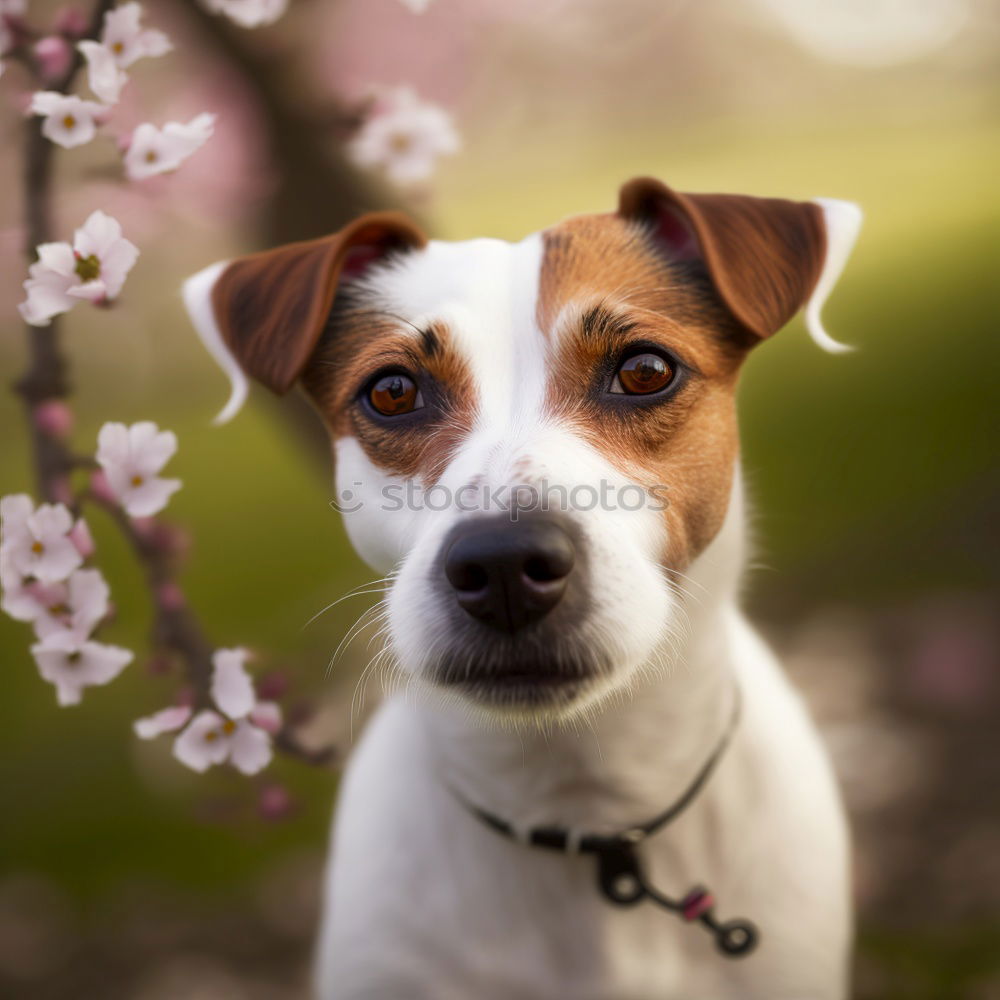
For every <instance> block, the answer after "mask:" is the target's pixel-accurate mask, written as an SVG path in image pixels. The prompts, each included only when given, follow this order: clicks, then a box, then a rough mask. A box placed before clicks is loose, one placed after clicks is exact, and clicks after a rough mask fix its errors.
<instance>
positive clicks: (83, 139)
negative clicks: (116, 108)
mask: <svg viewBox="0 0 1000 1000" xmlns="http://www.w3.org/2000/svg"><path fill="white" fill-rule="evenodd" d="M28 110H29V111H30V112H31V113H32V114H33V115H40V116H41V117H43V118H44V119H45V121H44V122H42V135H44V136H45V138H46V139H50V140H51V141H52V142H54V143H57V144H58V145H60V146H63V147H65V148H66V149H72V148H73V147H74V146H82V145H84V144H85V143H88V142H90V140H91V139H93V138H94V136H95V135H96V134H97V121H96V119H97V118H98V117H99V116H100V115H101V114H102V113H103V112H105V111H107V108H105V106H104V105H103V104H97V103H96V102H94V101H85V100H83V99H82V98H79V97H75V96H74V95H72V94H60V93H58V92H57V91H55V90H39V91H36V92H35V93H34V94H32V95H31V104H30V105H29V107H28Z"/></svg>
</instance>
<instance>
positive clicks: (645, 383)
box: [611, 352, 674, 396]
mask: <svg viewBox="0 0 1000 1000" xmlns="http://www.w3.org/2000/svg"><path fill="white" fill-rule="evenodd" d="M673 378H674V370H673V368H671V366H670V365H669V364H668V363H667V360H666V359H665V358H662V357H660V355H659V354H650V353H648V352H646V353H644V354H633V355H632V357H630V358H626V359H625V360H624V361H623V362H622V363H621V365H619V367H618V371H617V372H616V373H615V378H614V381H613V382H612V383H611V391H612V392H620V393H625V394H626V395H628V396H648V395H649V394H650V393H651V392H659V391H660V390H661V389H665V388H666V387H667V386H668V385H670V383H671V382H672V381H673Z"/></svg>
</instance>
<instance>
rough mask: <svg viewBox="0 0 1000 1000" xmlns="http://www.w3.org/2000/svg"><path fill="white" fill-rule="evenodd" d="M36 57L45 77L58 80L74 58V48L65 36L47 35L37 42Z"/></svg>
mask: <svg viewBox="0 0 1000 1000" xmlns="http://www.w3.org/2000/svg"><path fill="white" fill-rule="evenodd" d="M34 52H35V59H36V60H37V61H38V68H39V70H40V71H41V74H42V77H43V79H45V80H46V81H52V80H58V79H59V78H60V77H62V76H63V75H64V74H65V73H66V70H68V69H69V65H70V63H71V62H72V60H73V50H72V49H71V48H70V46H69V43H68V42H67V41H66V39H65V38H61V37H60V36H59V35H47V36H46V37H45V38H42V39H40V40H39V41H38V42H36V43H35V48H34Z"/></svg>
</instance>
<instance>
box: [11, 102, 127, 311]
mask: <svg viewBox="0 0 1000 1000" xmlns="http://www.w3.org/2000/svg"><path fill="white" fill-rule="evenodd" d="M35 96H36V97H37V96H38V95H35ZM37 251H38V260H37V261H36V262H35V263H34V264H32V265H31V267H30V268H29V269H28V275H29V277H28V280H27V281H25V282H24V290H25V291H26V292H27V293H28V297H27V299H25V301H24V302H22V303H21V305H20V306H19V307H18V308H19V309H20V310H21V315H22V316H23V317H24V319H25V320H26V321H27V322H28V323H30V324H31V325H32V326H48V325H49V322H50V321H51V319H52V317H53V316H57V315H58V314H59V313H64V312H68V311H69V310H70V309H72V308H73V306H74V305H76V303H77V302H79V301H81V300H82V299H86V300H87V301H90V302H105V301H109V300H111V299H114V298H116V297H117V296H118V294H119V292H121V290H122V287H123V286H124V284H125V277H126V275H127V274H128V272H129V271H130V270H132V267H133V265H134V264H135V262H136V260H137V259H138V257H139V250H138V248H136V247H135V246H134V245H133V244H132V243H130V242H129V241H128V240H126V239H124V238H123V237H122V228H121V226H120V225H119V224H118V222H117V220H115V219H113V218H111V216H110V215H105V214H104V212H101V211H96V212H93V213H91V215H90V216H89V218H88V219H87V221H86V222H85V223H84V224H83V225H82V226H81V227H80V228H79V229H77V231H76V233H74V236H73V245H72V246H70V245H69V244H68V243H43V244H41V246H39V247H38V248H37Z"/></svg>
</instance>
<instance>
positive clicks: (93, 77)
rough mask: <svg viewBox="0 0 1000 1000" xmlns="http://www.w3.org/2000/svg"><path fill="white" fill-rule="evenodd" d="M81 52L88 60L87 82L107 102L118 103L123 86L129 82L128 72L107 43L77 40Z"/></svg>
mask: <svg viewBox="0 0 1000 1000" xmlns="http://www.w3.org/2000/svg"><path fill="white" fill-rule="evenodd" d="M76 47H77V48H78V49H79V50H80V54H81V55H82V56H83V58H84V59H85V60H86V61H87V83H88V85H89V86H90V89H91V90H92V91H93V92H94V93H95V94H96V95H97V96H98V97H99V98H100V99H101V100H102V101H104V103H105V104H117V103H118V99H119V98H120V97H121V93H122V87H124V86H125V84H126V83H128V73H126V72H125V70H123V69H122V68H121V66H120V65H119V64H118V60H117V59H115V54H114V53H113V52H112V51H111V49H109V48H108V47H107V46H106V45H101V43H100V42H95V41H93V40H88V41H83V42H77V46H76Z"/></svg>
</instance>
